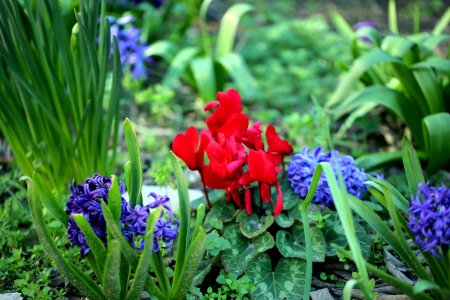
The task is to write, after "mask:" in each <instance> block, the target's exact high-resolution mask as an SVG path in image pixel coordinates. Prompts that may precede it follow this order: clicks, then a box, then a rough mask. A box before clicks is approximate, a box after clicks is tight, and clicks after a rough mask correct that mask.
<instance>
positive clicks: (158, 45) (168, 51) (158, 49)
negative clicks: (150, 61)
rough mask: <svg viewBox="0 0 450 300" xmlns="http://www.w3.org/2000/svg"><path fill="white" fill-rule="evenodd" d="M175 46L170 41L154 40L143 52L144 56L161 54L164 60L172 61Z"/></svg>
mask: <svg viewBox="0 0 450 300" xmlns="http://www.w3.org/2000/svg"><path fill="white" fill-rule="evenodd" d="M175 48H176V47H175V45H174V44H173V43H172V42H171V41H167V40H163V41H156V42H153V43H152V44H151V46H150V47H149V48H148V49H147V50H145V52H144V54H145V56H161V57H162V58H164V59H165V60H166V61H172V59H173V58H174V55H175V52H176V50H175Z"/></svg>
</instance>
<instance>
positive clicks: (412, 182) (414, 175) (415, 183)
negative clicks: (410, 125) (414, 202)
mask: <svg viewBox="0 0 450 300" xmlns="http://www.w3.org/2000/svg"><path fill="white" fill-rule="evenodd" d="M402 157H403V166H404V168H405V173H406V179H407V180H408V187H409V192H410V193H411V195H413V194H415V193H416V192H417V190H418V189H419V183H420V182H422V183H424V182H425V178H424V177H423V172H422V167H421V166H420V161H419V158H418V157H417V153H416V150H414V147H413V146H412V145H411V142H410V141H409V139H408V138H407V137H406V135H405V136H403V147H402Z"/></svg>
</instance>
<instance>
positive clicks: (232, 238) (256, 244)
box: [222, 225, 275, 276]
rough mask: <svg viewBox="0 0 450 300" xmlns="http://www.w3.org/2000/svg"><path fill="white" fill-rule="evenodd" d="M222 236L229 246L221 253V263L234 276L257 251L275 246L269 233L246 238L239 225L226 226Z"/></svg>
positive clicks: (247, 263)
mask: <svg viewBox="0 0 450 300" xmlns="http://www.w3.org/2000/svg"><path fill="white" fill-rule="evenodd" d="M224 237H225V238H226V239H227V240H228V242H230V244H231V248H230V249H228V250H225V251H224V252H223V253H222V264H223V266H224V268H225V271H227V272H228V273H233V274H235V275H236V276H239V275H241V274H242V273H243V272H244V270H245V269H246V268H247V266H248V265H249V264H251V261H252V260H253V259H254V258H255V257H256V255H258V253H262V252H264V251H266V250H269V249H271V248H273V247H274V246H275V241H274V240H273V237H272V235H270V233H268V232H264V233H263V234H262V235H260V236H258V237H256V238H254V239H247V238H246V237H245V236H243V235H242V234H241V232H240V230H239V225H232V226H230V227H228V228H227V229H226V230H225V234H224Z"/></svg>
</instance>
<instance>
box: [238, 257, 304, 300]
mask: <svg viewBox="0 0 450 300" xmlns="http://www.w3.org/2000/svg"><path fill="white" fill-rule="evenodd" d="M305 271H306V263H305V262H304V261H303V260H300V259H296V258H282V259H280V261H279V262H278V264H277V266H276V268H275V272H273V271H272V261H271V259H270V257H269V255H267V254H265V253H263V254H261V255H259V256H258V257H257V258H256V259H255V260H254V261H253V263H252V264H251V265H250V266H249V267H248V268H247V270H246V272H245V275H247V276H248V277H249V278H250V280H251V281H252V282H253V284H255V285H256V290H255V291H254V292H253V293H252V297H253V298H254V299H260V300H265V299H271V300H272V299H287V300H291V299H292V300H294V299H295V300H300V299H303V289H304V287H305Z"/></svg>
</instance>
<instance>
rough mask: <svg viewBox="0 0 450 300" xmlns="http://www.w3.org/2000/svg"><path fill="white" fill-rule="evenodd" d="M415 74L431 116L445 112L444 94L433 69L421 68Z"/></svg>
mask: <svg viewBox="0 0 450 300" xmlns="http://www.w3.org/2000/svg"><path fill="white" fill-rule="evenodd" d="M413 74H414V77H415V78H416V81H417V83H418V85H419V86H420V88H421V89H422V92H423V95H424V96H425V100H426V102H427V104H428V108H429V112H430V114H435V113H439V112H442V111H444V98H443V93H442V89H441V87H440V86H439V81H438V78H437V77H436V75H435V73H434V71H433V70H432V69H431V68H429V69H425V68H421V69H417V70H414V71H413Z"/></svg>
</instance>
